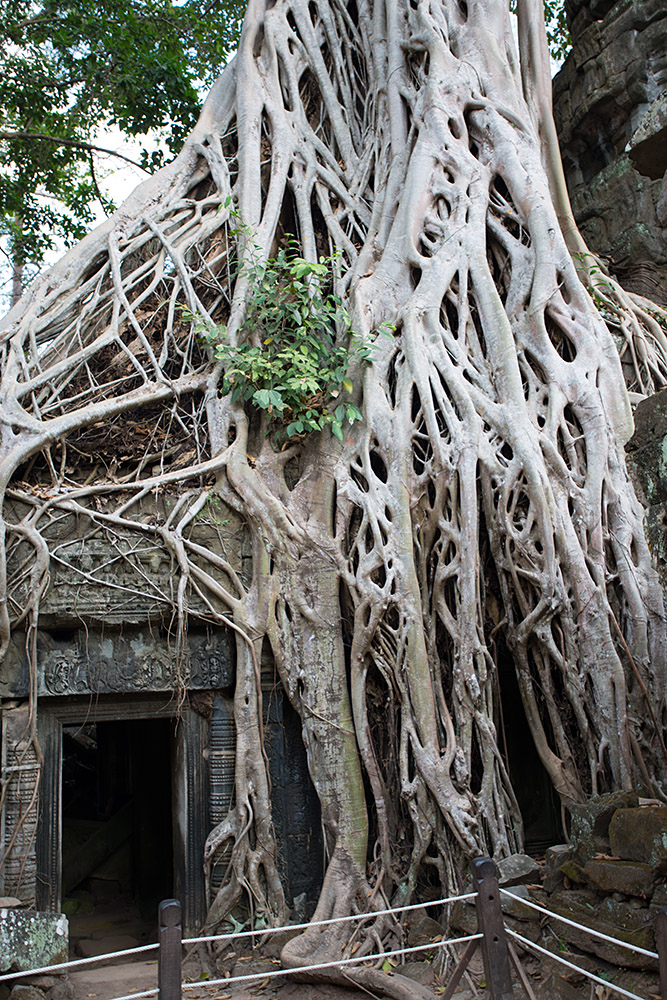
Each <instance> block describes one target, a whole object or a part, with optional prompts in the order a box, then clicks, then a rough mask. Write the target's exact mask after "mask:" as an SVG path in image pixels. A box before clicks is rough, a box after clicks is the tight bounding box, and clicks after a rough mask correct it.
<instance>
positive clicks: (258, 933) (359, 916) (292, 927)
mask: <svg viewBox="0 0 667 1000" xmlns="http://www.w3.org/2000/svg"><path fill="white" fill-rule="evenodd" d="M476 896H477V893H476V892H468V893H465V894H464V895H463V896H448V897H447V898H446V899H433V900H431V901H430V902H427V903H410V904H409V906H394V907H392V908H391V909H389V910H370V911H369V912H368V913H353V914H352V915H351V916H347V917H329V918H328V919H327V920H310V921H308V922H307V923H305V924H285V925H284V926H283V927H262V928H260V929H259V930H254V931H236V932H230V933H229V934H212V935H210V936H209V937H195V938H184V939H183V944H203V943H204V942H205V941H231V940H232V938H243V937H263V936H264V935H265V934H277V933H278V932H279V931H302V930H307V929H309V928H310V927H328V926H329V925H330V924H345V923H349V921H350V920H370V919H372V918H375V917H384V916H386V915H387V914H389V913H407V912H408V911H409V910H423V909H425V908H426V907H427V906H444V905H445V903H456V902H457V901H458V900H460V899H475V897H476Z"/></svg>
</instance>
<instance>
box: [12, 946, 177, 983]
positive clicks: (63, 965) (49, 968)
mask: <svg viewBox="0 0 667 1000" xmlns="http://www.w3.org/2000/svg"><path fill="white" fill-rule="evenodd" d="M157 947H158V945H157V943H156V944H144V945H141V947H139V948H125V949H124V950H123V951H112V952H109V954H108V955H93V956H92V957H91V958H75V959H72V961H71V962H59V963H58V965H43V966H42V967H41V969H25V970H24V971H23V972H5V974H4V975H2V976H0V983H1V982H4V981H5V980H6V979H21V978H23V976H38V975H40V974H41V973H42V972H45V973H47V974H49V973H51V972H60V971H61V970H62V969H73V968H74V967H75V966H79V965H91V964H92V963H93V962H108V961H109V959H112V958H125V957H126V956H127V955H139V954H141V952H145V951H155V950H156V949H157Z"/></svg>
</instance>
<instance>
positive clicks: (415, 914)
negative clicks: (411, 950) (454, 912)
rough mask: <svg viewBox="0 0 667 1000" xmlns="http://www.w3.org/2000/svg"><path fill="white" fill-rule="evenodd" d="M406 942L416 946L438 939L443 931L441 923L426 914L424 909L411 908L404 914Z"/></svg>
mask: <svg viewBox="0 0 667 1000" xmlns="http://www.w3.org/2000/svg"><path fill="white" fill-rule="evenodd" d="M406 923H407V926H408V944H409V945H410V946H411V947H412V946H415V947H416V946H417V945H420V944H429V943H430V942H431V941H439V940H440V939H441V938H442V935H443V933H444V930H443V926H442V924H439V923H438V921H437V920H433V918H432V917H429V916H428V913H427V912H426V910H411V911H410V912H409V913H408V914H406Z"/></svg>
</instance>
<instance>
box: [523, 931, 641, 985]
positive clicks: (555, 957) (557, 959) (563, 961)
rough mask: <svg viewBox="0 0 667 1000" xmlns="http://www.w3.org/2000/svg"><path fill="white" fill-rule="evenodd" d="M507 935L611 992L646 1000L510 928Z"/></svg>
mask: <svg viewBox="0 0 667 1000" xmlns="http://www.w3.org/2000/svg"><path fill="white" fill-rule="evenodd" d="M505 933H506V934H509V935H510V936H511V937H513V938H516V940H517V941H520V942H521V944H522V945H524V947H525V948H533V949H534V950H535V951H539V952H541V953H542V954H543V955H546V956H547V958H552V959H553V960H554V962H560V964H561V965H566V966H567V968H568V969H572V970H573V971H574V972H580V973H581V974H582V976H587V978H588V979H590V980H592V981H593V982H594V983H599V984H600V985H601V986H606V987H607V989H609V990H614V991H615V992H616V993H620V995H621V996H623V997H629V998H630V1000H646V998H645V997H640V996H638V995H637V994H636V993H630V991H629V990H624V989H623V987H622V986H614V984H613V983H610V982H609V981H608V980H607V979H602V978H601V977H600V976H596V975H595V973H593V972H589V971H588V969H582V968H581V966H580V965H574V964H573V963H572V962H568V961H567V959H565V958H561V956H560V955H556V954H554V952H553V951H549V949H548V948H543V947H542V946H541V945H539V944H535V943H534V942H533V941H529V940H528V938H525V937H524V936H523V935H522V934H517V932H516V931H513V930H510V928H509V927H505Z"/></svg>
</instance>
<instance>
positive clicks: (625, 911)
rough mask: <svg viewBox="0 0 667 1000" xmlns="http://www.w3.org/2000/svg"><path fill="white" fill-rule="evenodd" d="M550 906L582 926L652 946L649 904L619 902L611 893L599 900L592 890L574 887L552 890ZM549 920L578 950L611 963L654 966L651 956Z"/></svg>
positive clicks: (622, 939)
mask: <svg viewBox="0 0 667 1000" xmlns="http://www.w3.org/2000/svg"><path fill="white" fill-rule="evenodd" d="M549 908H550V909H551V910H553V911H554V913H559V914H560V915H561V916H563V917H568V919H570V920H574V921H576V922H577V923H579V924H581V925H582V926H583V927H585V928H593V929H594V930H597V931H600V932H601V933H602V934H606V935H608V936H609V937H613V938H617V939H618V940H620V941H626V942H627V943H628V944H631V945H635V946H636V947H639V948H645V949H648V950H649V951H653V950H655V937H654V933H653V919H654V915H653V913H652V912H651V911H650V910H649V909H648V907H636V906H633V905H632V903H626V902H623V901H620V902H619V901H616V900H614V899H612V898H611V897H607V899H605V900H604V901H603V902H602V903H600V901H599V897H598V896H597V895H596V894H595V893H593V892H591V891H590V890H587V889H577V890H570V891H569V892H568V891H564V892H555V893H553V894H552V896H551V897H550V900H549ZM549 923H550V926H551V928H552V930H553V931H554V933H555V934H557V936H558V937H559V938H560V939H562V940H564V941H567V942H568V943H569V944H571V945H574V946H575V947H576V948H579V949H580V950H581V951H584V952H588V954H592V955H597V956H598V958H601V959H603V960H604V961H605V962H610V963H611V964H612V965H620V966H625V967H627V968H632V969H655V968H657V963H656V962H655V961H654V960H653V959H651V958H647V957H646V956H645V955H639V954H637V953H636V952H634V951H632V950H630V949H628V948H624V947H622V945H616V944H612V943H610V942H609V941H602V940H600V939H599V938H596V937H593V935H592V934H590V933H589V932H588V930H580V929H578V928H576V927H570V926H569V925H568V924H564V923H561V922H560V921H558V920H550V922H549Z"/></svg>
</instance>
